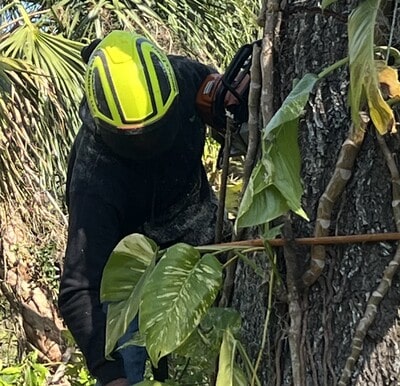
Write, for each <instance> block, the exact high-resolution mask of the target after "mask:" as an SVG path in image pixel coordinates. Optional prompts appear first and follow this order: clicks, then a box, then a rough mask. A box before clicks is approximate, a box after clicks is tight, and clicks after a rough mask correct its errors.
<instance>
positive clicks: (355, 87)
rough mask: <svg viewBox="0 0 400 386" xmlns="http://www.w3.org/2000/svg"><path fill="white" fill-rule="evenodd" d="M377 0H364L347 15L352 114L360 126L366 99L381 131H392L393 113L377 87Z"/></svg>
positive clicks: (373, 118)
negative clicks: (375, 38)
mask: <svg viewBox="0 0 400 386" xmlns="http://www.w3.org/2000/svg"><path fill="white" fill-rule="evenodd" d="M379 5H380V1H379V0H365V1H363V2H361V3H360V4H359V6H358V7H357V8H356V9H354V10H353V12H352V13H351V15H350V17H349V24H348V31H349V63H350V95H349V97H350V105H351V118H352V121H353V123H354V126H355V127H356V128H359V127H360V119H361V118H360V115H359V112H360V111H362V110H365V107H366V106H365V104H366V103H368V108H369V115H370V117H371V120H372V122H373V123H374V126H375V128H376V129H377V130H378V132H379V133H380V134H382V135H383V134H385V133H386V132H387V131H392V130H393V128H394V114H393V111H392V109H391V108H390V106H389V105H388V104H387V103H386V102H385V101H384V99H383V97H382V94H381V92H380V89H379V82H378V75H377V70H376V65H375V60H374V32H375V23H376V17H377V13H378V12H379Z"/></svg>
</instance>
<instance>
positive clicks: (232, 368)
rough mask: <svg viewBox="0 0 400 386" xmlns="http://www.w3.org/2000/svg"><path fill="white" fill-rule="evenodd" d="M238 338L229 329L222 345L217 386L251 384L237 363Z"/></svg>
mask: <svg viewBox="0 0 400 386" xmlns="http://www.w3.org/2000/svg"><path fill="white" fill-rule="evenodd" d="M235 357H236V339H235V338H234V337H233V335H232V333H231V332H230V331H229V330H227V331H226V332H225V333H224V337H223V340H222V345H221V352H220V355H219V365H218V375H217V382H216V386H247V385H248V384H249V382H248V380H247V379H246V376H245V375H244V373H243V371H242V370H241V369H240V367H239V366H238V365H237V364H236V363H235Z"/></svg>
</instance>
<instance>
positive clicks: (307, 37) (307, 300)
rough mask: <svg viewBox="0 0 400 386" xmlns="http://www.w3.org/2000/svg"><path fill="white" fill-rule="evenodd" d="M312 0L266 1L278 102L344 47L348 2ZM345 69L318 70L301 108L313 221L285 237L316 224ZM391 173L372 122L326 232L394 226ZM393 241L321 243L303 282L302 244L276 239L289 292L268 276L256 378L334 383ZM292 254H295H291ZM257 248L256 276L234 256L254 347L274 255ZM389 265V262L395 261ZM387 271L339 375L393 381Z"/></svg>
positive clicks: (395, 367) (398, 361)
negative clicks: (320, 257)
mask: <svg viewBox="0 0 400 386" xmlns="http://www.w3.org/2000/svg"><path fill="white" fill-rule="evenodd" d="M319 4H320V3H317V2H313V1H302V0H300V1H291V0H289V1H288V2H287V3H282V5H281V6H282V7H283V9H281V10H280V12H276V10H274V9H273V8H271V7H268V6H267V7H266V15H267V19H268V18H269V20H270V16H271V13H275V20H278V21H279V20H280V21H281V22H280V24H279V23H278V24H277V25H278V26H279V31H278V33H276V35H275V36H274V67H273V68H274V89H273V92H274V95H275V96H276V98H275V100H274V103H275V109H276V108H278V107H279V106H280V105H281V103H282V101H283V100H284V98H285V97H286V96H287V94H288V93H289V92H290V90H291V89H292V87H293V82H294V81H295V80H299V79H301V78H302V77H303V75H304V74H306V73H309V72H311V73H315V74H318V73H319V72H320V71H322V70H323V69H325V68H326V67H328V66H329V65H331V64H333V63H335V62H337V61H338V60H340V59H342V58H344V57H345V56H347V17H348V15H349V13H350V12H351V10H352V9H353V8H354V7H355V3H354V2H353V3H352V4H344V3H343V2H337V3H335V4H334V5H333V6H330V7H329V8H328V9H327V10H326V11H324V12H321V10H320V9H319V8H318V7H319ZM389 5H390V3H389ZM389 8H390V7H389ZM390 12H391V11H390ZM386 16H388V19H387V20H386V22H387V24H386V26H389V27H390V25H391V16H392V15H391V14H390V13H389V14H388V15H386ZM399 27H400V23H399V21H397V23H396V30H395V33H394V36H399V30H400V28H399ZM267 28H270V26H269V27H267V26H266V27H265V29H266V30H267ZM385 28H386V27H385V26H384V25H383V26H381V28H380V32H381V33H383V36H385V33H387V32H388V31H387V30H385ZM382 31H383V32H382ZM387 36H388V35H386V43H384V41H379V42H378V44H382V43H383V44H387ZM396 43H397V47H398V46H399V45H398V43H399V42H396V41H394V42H393V45H394V46H396ZM348 80H349V75H348V69H347V67H341V68H340V69H338V70H336V71H335V72H333V73H332V74H331V75H330V76H329V77H327V78H325V80H323V81H321V82H319V83H318V84H317V87H316V88H315V90H314V92H313V94H312V95H311V97H310V100H309V103H308V104H307V107H306V111H305V115H304V117H303V118H302V119H301V123H300V130H299V143H300V147H301V154H302V179H303V186H304V195H303V207H304V209H305V211H306V213H307V214H308V216H309V218H310V221H309V222H306V221H304V220H302V219H299V218H297V217H292V218H291V224H290V226H291V231H292V232H293V237H307V236H313V235H314V227H315V222H316V217H317V208H318V203H319V200H320V198H321V195H322V193H323V192H324V191H325V189H326V187H327V185H328V183H329V181H330V178H331V176H332V174H333V172H334V170H335V165H336V162H337V158H338V155H339V152H340V150H341V148H342V145H343V143H344V141H345V139H346V137H347V135H348V132H349V130H350V128H351V125H350V114H349V109H348V105H347V92H348V85H349V81H348ZM270 92H272V91H270ZM384 139H385V142H386V143H387V145H388V147H389V153H391V154H392V155H393V156H394V157H396V155H397V153H398V149H399V146H400V141H399V137H398V135H397V134H392V135H386V136H385V137H384ZM394 159H395V160H397V159H396V158H394ZM392 179H393V176H392V175H391V173H390V171H389V168H388V165H387V162H386V159H385V156H384V154H383V152H382V150H381V146H380V145H379V142H378V140H377V138H376V130H375V129H374V128H373V127H372V126H371V125H370V126H368V128H367V129H366V131H365V137H364V140H363V141H362V143H361V147H360V149H359V152H358V155H357V157H356V159H355V163H354V167H353V173H352V176H351V178H350V179H349V180H348V182H347V185H346V186H345V189H344V191H343V193H342V194H341V195H340V196H339V198H338V199H337V201H336V202H335V203H334V205H333V211H332V216H331V222H330V225H329V231H328V234H329V235H349V234H365V233H379V232H396V231H398V229H397V228H396V222H395V219H394V214H393V207H392V194H393V187H392ZM395 189H396V186H394V190H395ZM286 234H287V233H286ZM396 248H397V243H395V242H380V243H368V244H367V243H366V244H352V245H331V246H329V247H326V262H325V267H324V269H323V271H322V275H321V276H320V277H319V279H318V280H317V281H316V282H315V283H314V284H313V285H311V287H309V288H301V287H299V286H296V285H295V286H294V287H293V285H292V284H293V283H295V284H296V283H297V284H298V283H299V282H300V281H301V276H302V274H303V273H304V272H305V270H306V269H307V267H308V265H309V259H310V248H309V247H305V246H299V245H291V251H289V252H288V251H284V250H283V248H279V249H277V256H278V262H277V265H278V267H279V271H280V277H281V279H282V281H283V283H284V285H283V288H284V289H285V291H286V292H287V293H282V291H280V290H279V285H275V291H274V293H273V299H274V301H273V303H272V304H270V305H271V307H272V315H271V318H270V320H269V324H268V326H267V327H268V330H267V341H266V345H265V348H264V351H263V361H262V365H261V366H260V368H259V373H258V374H259V376H260V378H261V380H262V384H263V385H292V384H294V385H315V386H321V385H336V384H338V383H339V381H340V379H341V377H342V374H343V370H344V368H345V367H346V363H347V366H349V363H350V364H351V362H352V361H351V360H348V358H349V357H350V355H351V352H352V350H353V349H354V347H355V346H354V344H353V343H352V342H353V338H354V336H355V331H356V330H357V327H358V326H359V322H360V321H361V320H362V318H363V316H364V314H365V312H366V310H367V303H368V301H369V300H370V299H373V298H374V296H375V297H376V296H378V295H379V293H378V295H377V293H376V292H374V291H376V290H377V288H378V285H379V284H380V282H381V279H382V277H383V274H384V271H385V268H386V267H387V266H388V265H389V263H390V262H391V260H392V259H393V257H394V256H395V253H396ZM290 254H292V255H294V257H295V258H294V259H293V258H292V259H290V258H288V256H290ZM254 259H255V261H256V262H257V263H258V264H259V265H260V266H261V267H263V268H264V270H265V272H266V280H264V281H263V280H262V279H260V278H259V277H258V276H257V275H255V274H254V273H253V271H252V269H251V268H250V267H248V266H246V264H243V263H239V265H238V268H237V272H236V282H235V293H234V300H233V304H234V306H235V307H236V308H238V309H239V310H240V311H241V313H242V316H243V318H244V330H245V332H244V341H245V343H246V345H247V348H248V351H249V354H250V355H251V356H252V357H253V358H256V357H257V355H258V353H259V350H260V342H261V341H262V335H263V330H264V324H265V315H266V311H267V307H268V288H269V286H268V280H267V277H268V276H267V272H269V268H270V267H271V264H270V262H269V261H270V260H269V259H268V258H267V257H266V256H260V255H257V256H254ZM288 264H289V265H290V266H288ZM394 265H395V264H394V263H393V264H392V266H393V267H394ZM393 269H394V271H395V270H396V269H397V266H396V267H394V268H393ZM386 282H387V284H388V285H387V287H389V289H388V292H387V293H386V294H385V296H384V297H383V299H382V301H381V302H380V304H379V305H378V308H377V310H376V311H377V313H376V317H375V319H374V320H373V321H372V324H371V325H370V326H369V329H368V331H367V333H366V336H365V338H364V339H361V340H362V344H361V346H362V347H361V352H360V355H359V356H356V357H355V359H356V361H355V364H354V368H351V370H350V372H349V374H350V375H349V379H348V380H345V381H343V383H341V384H351V385H398V381H399V379H400V356H399V352H398V350H399V348H398V347H399V343H400V317H399V307H400V279H399V275H398V274H395V275H394V278H393V280H392V281H391V282H390V281H389V280H388V281H384V283H383V284H385V283H386ZM390 284H391V286H390ZM378 297H379V296H378ZM295 306H297V308H296V307H295ZM371 307H372V306H369V308H368V310H370V309H371ZM372 308H373V307H372ZM364 322H365V320H364V319H363V323H364ZM366 330H367V329H365V331H366ZM357 331H358V330H357ZM356 343H357V342H356ZM350 367H351V366H350ZM342 379H345V378H342Z"/></svg>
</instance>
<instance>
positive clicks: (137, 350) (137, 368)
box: [96, 317, 147, 386]
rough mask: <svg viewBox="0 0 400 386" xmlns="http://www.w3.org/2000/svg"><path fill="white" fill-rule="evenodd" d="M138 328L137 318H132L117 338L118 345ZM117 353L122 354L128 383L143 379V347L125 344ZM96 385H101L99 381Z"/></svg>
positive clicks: (144, 361) (145, 357) (144, 359)
mask: <svg viewBox="0 0 400 386" xmlns="http://www.w3.org/2000/svg"><path fill="white" fill-rule="evenodd" d="M137 330H138V318H137V317H136V318H135V319H133V320H132V322H131V323H130V325H129V327H128V329H127V331H126V333H125V334H124V335H123V336H122V337H121V338H120V339H119V341H118V346H121V345H123V344H124V343H125V342H127V341H128V340H129V339H130V338H131V337H132V335H133V333H134V332H135V331H137ZM119 353H120V354H121V355H122V358H123V360H124V368H125V374H126V378H127V379H128V382H129V384H131V385H133V384H135V383H138V382H141V381H143V375H144V369H145V365H146V359H147V352H146V349H145V348H144V347H140V346H133V345H131V346H127V347H125V348H123V349H121V350H119ZM96 386H103V385H102V384H101V383H100V382H97V383H96Z"/></svg>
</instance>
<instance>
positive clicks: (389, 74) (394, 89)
mask: <svg viewBox="0 0 400 386" xmlns="http://www.w3.org/2000/svg"><path fill="white" fill-rule="evenodd" d="M377 70H378V79H379V83H380V86H381V90H382V92H383V93H384V95H387V96H388V98H400V83H399V77H398V73H397V70H396V69H394V68H393V67H390V66H387V65H386V64H385V63H384V62H383V61H378V62H377Z"/></svg>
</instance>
